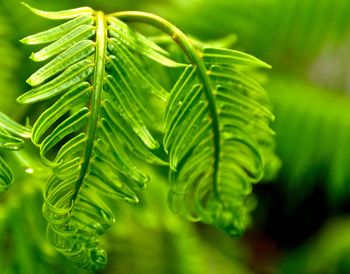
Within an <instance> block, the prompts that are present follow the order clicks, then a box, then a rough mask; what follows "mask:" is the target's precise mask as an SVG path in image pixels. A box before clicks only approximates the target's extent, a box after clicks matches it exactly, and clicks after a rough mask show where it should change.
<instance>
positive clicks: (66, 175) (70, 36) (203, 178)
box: [0, 5, 273, 269]
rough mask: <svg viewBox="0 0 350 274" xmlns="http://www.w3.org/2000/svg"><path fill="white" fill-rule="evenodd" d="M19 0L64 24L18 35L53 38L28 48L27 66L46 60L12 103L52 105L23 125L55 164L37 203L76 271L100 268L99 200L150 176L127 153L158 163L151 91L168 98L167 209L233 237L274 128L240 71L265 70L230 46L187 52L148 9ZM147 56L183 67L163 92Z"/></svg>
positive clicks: (176, 33) (102, 204)
mask: <svg viewBox="0 0 350 274" xmlns="http://www.w3.org/2000/svg"><path fill="white" fill-rule="evenodd" d="M26 6H27V7H28V8H29V9H30V10H31V11H33V12H34V13H35V14H37V15H39V16H42V17H45V18H48V19H70V21H68V22H65V23H63V24H61V25H60V26H58V27H54V28H52V29H50V30H46V31H43V32H40V33H37V34H34V35H31V36H28V37H26V38H23V39H22V40H21V41H22V42H23V43H25V44H30V45H37V44H45V43H50V44H49V45H47V46H44V47H43V48H42V49H41V50H39V51H38V52H36V53H33V54H32V56H31V59H33V60H34V61H37V62H39V61H45V60H49V61H48V63H46V64H45V65H44V66H42V68H40V69H39V70H38V71H37V72H35V73H34V74H33V75H31V76H30V77H29V78H28V80H27V82H28V84H30V85H31V86H32V87H33V89H31V90H30V91H28V92H26V93H24V94H23V95H21V96H20V97H19V98H18V102H20V103H23V104H28V103H36V102H39V101H43V100H47V99H51V100H54V101H53V103H52V105H51V106H50V107H49V108H48V109H46V110H45V111H44V112H43V113H42V114H41V116H40V117H39V118H38V119H37V121H36V122H35V124H34V126H33V130H32V141H33V143H34V144H36V145H37V146H39V147H40V154H41V158H42V159H43V160H44V162H45V163H46V164H47V165H49V166H50V167H52V171H53V175H52V177H51V178H50V179H49V181H48V182H47V183H46V185H45V188H44V200H45V203H44V206H43V212H44V215H45V217H46V219H47V220H48V223H49V224H48V228H47V236H48V239H49V240H50V242H51V243H52V244H53V246H54V247H55V248H56V249H57V250H59V251H60V252H61V253H63V254H64V255H65V256H67V257H69V258H70V259H71V260H73V261H75V262H77V263H78V264H79V265H80V266H82V267H84V268H89V269H100V268H103V267H104V266H105V265H106V263H107V257H106V253H105V251H104V250H103V249H101V248H99V246H98V237H99V236H100V235H102V234H104V233H105V232H106V231H107V229H108V228H109V227H110V226H111V225H112V224H113V223H114V221H115V220H114V216H113V213H112V212H111V210H110V208H109V206H108V203H107V199H106V198H112V199H119V200H125V201H127V202H130V203H136V202H138V197H137V193H138V192H139V191H140V190H141V189H142V188H143V187H144V186H145V185H146V183H147V182H148V177H147V175H146V174H144V173H143V172H142V171H140V169H139V167H138V165H137V164H136V161H135V158H138V159H141V160H143V161H147V162H149V163H152V164H159V165H164V164H167V163H166V162H165V161H164V160H162V159H160V158H158V157H157V156H156V155H155V154H154V153H153V150H155V149H158V148H159V147H160V143H159V140H156V138H155V134H154V131H155V130H154V124H155V121H154V115H155V113H159V111H157V110H156V109H154V107H153V106H152V105H151V106H150V105H149V103H148V102H149V98H153V99H154V100H157V102H158V103H159V104H163V105H164V104H166V110H165V116H164V117H157V119H159V118H160V119H159V120H164V128H165V132H164V138H163V147H164V148H165V150H166V151H167V152H168V153H169V157H170V168H171V172H170V180H171V189H170V195H169V203H170V207H171V208H172V210H173V211H175V212H178V213H181V214H184V215H186V216H188V217H189V218H190V219H193V220H201V221H203V222H205V223H209V224H213V225H215V226H217V227H220V228H222V229H224V230H225V231H226V232H228V233H229V234H231V235H238V234H241V233H242V232H243V230H244V229H245V227H246V226H247V222H248V217H249V210H250V206H249V194H250V193H251V191H252V183H256V182H258V181H259V180H260V179H261V178H262V176H263V170H264V157H265V156H264V155H265V152H266V151H267V150H269V149H268V148H267V146H266V144H267V143H269V142H270V140H271V136H272V135H273V132H272V131H271V129H270V128H269V122H270V121H271V120H272V119H273V115H272V114H271V113H270V111H269V104H268V99H267V96H266V94H265V91H264V90H263V88H262V87H261V86H260V85H259V84H258V83H257V82H255V81H254V80H253V79H251V78H250V77H249V76H248V75H247V73H246V71H249V70H251V69H254V68H269V66H268V65H267V64H266V63H264V62H262V61H260V60H258V59H256V58H255V57H253V56H250V55H248V54H244V53H241V52H238V51H234V50H228V49H221V48H213V47H208V48H204V49H202V48H196V47H195V46H193V45H192V43H191V41H190V39H189V38H187V36H185V35H184V34H183V33H182V32H181V31H180V30H178V29H177V28H175V27H174V26H173V25H172V24H170V23H169V22H167V21H165V20H164V19H162V18H160V17H157V16H155V15H152V14H147V13H141V12H121V13H114V14H110V15H105V14H104V13H103V12H101V11H94V10H92V9H90V8H78V9H73V10H67V11H59V12H46V11H40V10H37V9H34V8H32V7H29V6H28V5H26ZM128 21H134V22H143V23H146V24H149V25H152V26H154V27H156V28H158V29H159V30H160V31H162V32H165V33H166V34H168V35H170V36H171V37H172V39H173V40H174V41H175V42H176V43H177V44H178V45H179V46H180V48H181V49H182V50H183V52H184V54H185V55H186V56H187V57H188V59H189V63H188V64H182V63H178V62H176V61H174V60H172V56H171V55H170V54H169V53H168V52H166V51H165V50H164V49H163V48H161V47H160V46H159V45H157V44H156V43H155V42H153V41H152V40H151V39H149V38H147V37H145V36H143V35H142V34H140V33H139V32H137V31H135V30H133V29H132V28H130V27H129V26H128V25H127V23H126V22H128ZM145 58H148V59H149V60H150V61H153V62H156V63H158V64H159V65H161V66H164V67H166V68H167V69H168V70H169V69H173V70H174V69H176V70H182V73H181V75H180V76H179V77H178V79H177V81H176V83H175V84H174V87H173V88H172V90H171V91H170V92H169V91H167V90H166V89H165V88H164V87H162V85H161V84H160V83H159V80H158V79H157V78H155V77H154V76H153V75H151V73H150V72H148V70H147V68H146V66H145V64H144V63H143V62H142V60H144V59H145ZM247 68H248V69H249V70H247ZM0 118H1V117H0ZM0 120H1V119H0ZM263 150H264V151H263ZM269 153H270V154H271V153H272V152H271V151H269V152H268V153H267V154H269Z"/></svg>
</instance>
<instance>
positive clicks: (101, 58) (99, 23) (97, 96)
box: [72, 11, 107, 202]
mask: <svg viewBox="0 0 350 274" xmlns="http://www.w3.org/2000/svg"><path fill="white" fill-rule="evenodd" d="M106 36H107V32H106V22H105V15H104V14H103V12H100V11H98V12H97V14H96V53H95V60H96V68H95V72H94V78H93V87H94V89H93V91H92V94H91V99H90V105H91V113H90V116H91V118H90V121H89V124H88V130H87V140H86V145H85V149H84V156H83V161H82V164H81V170H80V175H79V179H78V181H77V183H76V186H75V190H74V194H73V196H72V202H74V201H75V199H76V198H77V196H78V194H79V190H80V188H81V185H82V183H83V181H84V178H85V175H86V172H87V169H88V167H89V164H90V160H91V155H92V151H93V147H94V140H95V136H96V129H97V123H98V114H99V111H100V103H101V95H102V90H103V80H104V71H105V58H106V51H107V46H106V44H107V43H106Z"/></svg>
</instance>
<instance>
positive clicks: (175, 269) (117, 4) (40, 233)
mask: <svg viewBox="0 0 350 274" xmlns="http://www.w3.org/2000/svg"><path fill="white" fill-rule="evenodd" d="M28 4H30V5H33V6H35V7H38V8H40V9H46V10H62V9H68V8H73V7H78V6H91V7H93V8H95V9H101V10H103V11H105V12H114V11H120V10H142V11H149V12H153V13H156V14H158V15H160V16H163V17H165V18H166V19H168V20H170V21H171V22H173V23H175V25H177V26H178V27H179V28H180V29H182V30H183V31H184V32H185V33H187V34H190V35H191V36H193V37H197V38H199V39H201V40H202V41H218V39H219V41H224V42H223V43H227V46H230V47H231V48H234V49H239V50H243V51H245V52H247V53H250V54H253V55H255V56H257V57H258V58H260V59H262V60H264V61H265V62H267V63H269V64H271V65H272V70H271V71H269V72H268V73H265V74H261V75H258V77H259V79H260V81H261V82H262V83H263V86H264V87H265V88H266V90H267V91H268V94H269V95H270V99H271V104H272V107H273V110H274V113H275V116H276V121H275V123H274V124H273V128H274V130H275V132H276V152H277V154H278V156H279V157H280V160H281V163H282V166H281V169H280V172H279V174H278V176H277V177H275V178H272V179H271V180H268V181H266V182H263V183H260V184H258V185H256V186H255V188H254V193H255V196H256V201H257V203H256V209H255V211H254V212H253V218H252V223H251V225H250V228H249V229H248V230H247V232H246V233H245V235H244V236H243V237H241V238H239V239H231V238H229V237H228V236H227V235H225V234H224V233H223V232H221V231H218V230H216V229H214V228H211V227H209V226H206V225H202V224H198V223H190V222H188V221H186V220H182V219H181V218H179V217H177V216H175V215H173V214H172V213H171V212H170V211H169V209H168V207H167V204H166V203H167V202H166V196H167V185H166V184H167V183H166V175H165V171H164V170H150V172H151V173H152V174H153V176H152V181H151V182H150V184H149V186H148V187H147V189H146V191H145V193H144V196H143V197H141V203H140V204H139V205H137V206H136V207H131V206H128V205H124V204H122V203H119V204H117V205H116V206H115V207H116V210H115V212H116V220H117V223H116V225H115V226H114V227H113V228H112V230H111V231H110V232H109V233H108V234H107V235H106V237H105V238H103V243H102V244H103V245H104V246H105V247H106V248H107V250H108V252H109V264H108V267H107V268H106V269H105V270H103V271H99V272H98V273H101V274H102V273H105V274H107V273H112V274H148V273H152V274H197V273H198V274H209V273H210V274H216V273H220V274H248V273H258V274H279V273H281V274H289V273H290V274H296V273H298V274H299V273H300V274H347V273H350V255H349V254H350V101H349V95H350V16H349V15H350V2H349V0H303V1H301V0H162V1H159V0H158V1H157V0H143V1H140V0H118V1H114V0H89V1H88V0H86V1H83V0H74V1H72V0H57V1H43V0H28ZM53 24H54V23H52V22H48V21H46V20H44V19H41V18H38V17H36V16H33V15H32V14H30V13H29V11H28V10H27V9H25V8H24V7H23V6H22V5H20V1H17V0H0V95H1V97H0V98H1V99H0V110H1V111H3V112H5V113H6V114H8V115H11V117H13V118H14V119H16V120H17V121H21V122H25V120H26V117H27V116H31V117H34V116H35V113H36V112H37V113H38V112H40V109H35V108H32V107H26V106H19V105H18V104H17V103H16V101H15V98H16V97H17V96H18V95H19V94H21V93H22V92H24V91H25V90H27V89H28V87H27V86H26V84H25V79H26V78H27V77H28V76H29V75H30V74H31V73H32V72H33V71H34V70H35V68H37V67H36V65H35V64H33V63H32V62H30V60H28V56H29V55H30V53H31V51H32V50H33V48H28V47H24V46H23V45H21V44H20V43H19V42H18V40H19V39H21V38H23V37H25V36H27V35H29V34H32V33H35V32H38V31H41V30H44V29H47V28H48V27H50V26H52V25H53ZM227 37H228V38H227ZM222 38H223V39H222ZM220 39H221V40H220ZM225 39H226V40H225ZM225 41H226V42H225ZM31 149H32V150H33V153H36V152H35V151H34V148H29V149H28V151H30V150H31ZM14 157H15V156H14ZM10 160H11V159H10ZM23 162H24V163H25V160H24V161H22V163H23ZM38 165H39V164H38ZM17 169H18V170H16V181H15V183H14V186H13V188H12V189H10V190H9V191H8V192H7V193H4V194H1V196H0V273H1V274H34V273H35V274H47V273H60V274H73V273H76V274H80V273H86V274H87V273H90V272H88V271H84V270H81V269H78V268H76V267H75V266H74V265H73V264H72V263H71V262H69V261H67V260H66V259H65V258H63V257H62V256H61V255H59V254H58V253H56V252H55V251H54V250H53V249H52V248H51V247H50V245H49V244H48V242H47V241H46V239H45V220H44V218H43V216H42V214H41V205H42V198H41V192H40V189H41V187H42V185H43V182H44V181H45V176H46V174H45V172H43V173H41V174H40V173H39V174H33V176H31V177H28V176H26V174H25V173H24V172H22V171H21V170H22V168H21V167H17Z"/></svg>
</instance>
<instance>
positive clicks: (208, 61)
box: [164, 48, 273, 235]
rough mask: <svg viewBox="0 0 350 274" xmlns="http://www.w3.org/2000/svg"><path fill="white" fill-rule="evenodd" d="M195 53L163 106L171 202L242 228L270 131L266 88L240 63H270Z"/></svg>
mask: <svg viewBox="0 0 350 274" xmlns="http://www.w3.org/2000/svg"><path fill="white" fill-rule="evenodd" d="M200 55H202V56H203V57H202V59H199V63H198V64H197V66H191V65H190V66H188V67H187V68H186V69H185V70H184V71H183V73H182V75H181V77H180V78H179V80H178V81H177V83H176V84H175V86H174V88H173V89H172V91H171V93H170V98H169V103H168V108H167V110H166V117H165V124H166V134H165V137H164V146H165V148H166V149H167V150H168V151H169V154H170V167H171V168H172V171H171V174H170V178H171V182H172V187H171V191H170V196H169V201H170V206H171V208H172V209H173V210H174V211H175V212H179V213H182V214H185V215H187V216H188V217H189V218H191V219H194V220H202V221H203V222H206V223H209V224H214V225H216V226H218V227H220V228H222V229H224V230H225V231H226V232H228V233H229V234H230V235H239V234H241V233H242V232H243V230H244V229H245V227H246V226H247V222H248V217H249V215H248V212H249V210H250V206H249V194H250V193H251V191H252V183H256V182H258V181H259V180H260V179H261V178H262V176H263V169H264V163H263V156H262V151H261V148H260V147H259V145H260V142H261V141H264V140H268V138H269V136H271V135H273V131H272V130H271V129H270V128H269V126H268V123H269V121H271V120H272V119H273V115H272V114H271V112H270V111H269V104H268V100H267V96H266V93H265V91H264V90H263V88H262V87H261V86H260V85H259V84H258V83H257V82H255V81H254V80H253V79H251V78H250V77H249V76H247V75H246V73H245V72H244V71H245V69H246V68H258V67H264V68H268V67H269V66H268V65H267V64H265V63H263V62H262V61H260V60H258V59H256V58H254V57H252V56H250V55H247V54H243V53H240V52H237V51H233V50H225V49H218V48H204V49H203V52H202V53H201V54H200ZM201 66H203V68H205V70H203V69H202V68H201Z"/></svg>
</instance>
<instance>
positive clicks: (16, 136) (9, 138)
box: [0, 112, 30, 191]
mask: <svg viewBox="0 0 350 274" xmlns="http://www.w3.org/2000/svg"><path fill="white" fill-rule="evenodd" d="M20 137H22V138H30V130H29V129H28V128H26V127H23V126H21V125H19V124H18V123H16V122H14V121H13V120H12V119H10V118H9V117H8V116H6V115H5V114H3V113H2V112H0V149H1V152H3V150H18V149H21V148H22V147H23V144H24V142H23V140H22V139H21V138H20ZM12 181H13V174H12V172H11V170H10V168H9V166H8V165H7V164H6V162H5V160H4V159H3V158H2V157H1V156H0V191H4V190H7V189H8V188H9V187H10V186H11V184H12Z"/></svg>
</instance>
